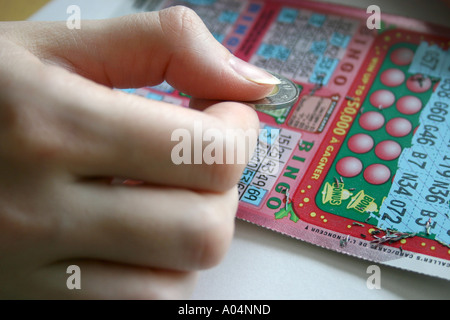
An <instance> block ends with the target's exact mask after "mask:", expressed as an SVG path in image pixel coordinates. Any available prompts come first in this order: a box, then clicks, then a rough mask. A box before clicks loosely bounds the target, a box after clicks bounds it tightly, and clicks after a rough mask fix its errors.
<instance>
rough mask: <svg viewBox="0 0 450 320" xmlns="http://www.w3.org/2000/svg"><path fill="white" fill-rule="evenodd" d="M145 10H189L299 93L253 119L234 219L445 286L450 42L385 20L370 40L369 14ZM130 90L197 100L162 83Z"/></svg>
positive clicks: (295, 7)
mask: <svg viewBox="0 0 450 320" xmlns="http://www.w3.org/2000/svg"><path fill="white" fill-rule="evenodd" d="M150 4H151V9H161V8H165V7H168V6H171V5H176V4H181V5H186V6H189V7H191V8H192V9H194V10H195V11H196V12H197V13H198V14H199V16H200V17H201V18H202V19H203V20H204V21H205V24H206V26H208V28H210V31H211V32H212V34H213V35H214V36H215V38H216V39H217V40H218V41H220V42H221V43H222V44H223V45H224V46H225V47H227V48H228V50H230V51H231V52H232V53H233V54H235V55H236V56H238V57H239V58H241V59H243V60H246V61H249V62H251V63H253V64H255V65H257V66H259V67H262V68H265V69H267V70H269V71H271V72H274V73H277V74H280V75H282V76H284V77H286V78H288V79H290V80H291V81H293V82H294V83H295V84H296V85H297V87H298V90H299V91H300V96H299V99H298V101H296V103H294V105H292V106H291V107H288V108H285V109H279V110H262V111H258V115H259V118H260V121H261V128H262V129H266V130H262V131H261V132H263V134H261V135H260V137H259V141H258V145H257V147H256V150H255V152H254V154H253V156H252V157H251V159H250V161H249V163H248V165H247V167H246V168H245V170H244V171H243V174H242V177H241V179H240V181H239V183H238V190H239V199H240V203H239V209H238V213H237V217H238V218H240V219H244V220H247V221H249V222H252V223H255V224H257V225H260V226H262V227H265V228H268V229H271V230H274V231H277V232H280V233H282V234H284V235H288V236H291V237H294V238H297V239H300V240H304V241H307V242H310V243H313V244H316V245H318V246H321V247H323V248H326V249H330V250H335V251H338V252H342V253H345V254H349V255H352V256H356V257H359V258H362V259H367V260H370V261H373V262H374V263H380V264H386V265H391V266H395V267H399V268H402V269H405V270H410V271H415V272H420V273H424V274H428V275H432V276H436V277H440V278H443V279H447V280H449V279H450V246H449V244H450V218H449V216H450V211H449V208H450V203H449V201H450V153H449V150H450V133H449V132H450V130H449V127H450V116H449V112H450V109H449V108H450V107H449V104H450V75H449V73H450V70H449V67H450V58H449V56H450V55H449V53H448V48H449V46H450V38H449V34H450V32H449V30H447V29H444V28H443V27H437V26H427V27H426V28H425V27H423V24H421V23H416V22H417V21H414V20H412V19H406V18H402V19H399V18H397V17H394V16H390V15H387V14H383V16H382V18H383V22H382V24H381V25H382V28H381V29H378V30H377V29H374V30H371V29H368V28H367V26H366V19H367V18H368V15H367V13H366V12H365V11H364V10H359V9H355V8H347V7H343V6H338V5H332V4H324V3H317V2H308V1H262V0H250V1H236V0H184V1H182V0H177V1H169V0H167V1H136V6H137V7H138V8H140V9H141V10H142V9H148V8H149V7H150ZM405 21H407V22H408V23H407V25H406V24H405V25H403V23H404V22H405ZM127 91H128V92H131V93H135V94H139V95H142V96H146V97H148V98H151V99H158V100H163V101H167V102H171V103H176V104H180V105H184V106H187V105H188V101H189V97H187V96H186V95H184V94H183V93H181V92H178V91H177V90H175V89H174V88H172V87H170V86H169V85H168V84H166V83H163V84H161V85H160V86H157V87H151V88H150V87H149V88H132V89H128V90H127ZM267 132H271V133H270V135H267ZM324 253H326V251H325V250H324Z"/></svg>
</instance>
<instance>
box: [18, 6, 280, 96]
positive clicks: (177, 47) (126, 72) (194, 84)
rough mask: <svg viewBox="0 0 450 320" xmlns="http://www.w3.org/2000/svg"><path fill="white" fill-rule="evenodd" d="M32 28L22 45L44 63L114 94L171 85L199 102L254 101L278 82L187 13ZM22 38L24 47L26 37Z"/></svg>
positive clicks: (171, 10)
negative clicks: (116, 90)
mask: <svg viewBox="0 0 450 320" xmlns="http://www.w3.org/2000/svg"><path fill="white" fill-rule="evenodd" d="M28 28H29V29H30V30H29V32H27V33H26V34H27V36H26V39H25V40H26V41H25V46H28V47H29V49H30V50H32V51H34V53H35V54H37V55H38V56H39V57H41V58H42V59H43V60H46V61H52V62H54V63H58V64H60V65H63V66H64V67H66V68H69V69H71V70H73V71H75V72H77V73H79V74H80V75H82V76H84V77H86V78H89V79H91V80H93V81H95V82H98V83H101V84H104V85H107V86H110V87H117V88H138V87H143V86H153V85H157V84H159V83H161V82H162V81H164V80H166V81H167V82H168V83H169V84H171V85H172V86H173V87H175V88H176V89H178V90H180V91H182V92H184V93H186V94H188V95H191V96H193V97H196V98H201V99H216V100H238V101H252V100H257V99H260V98H263V97H265V96H267V95H268V94H269V93H270V92H271V91H272V89H273V87H274V85H276V84H278V83H279V81H278V79H276V78H275V77H273V76H272V75H271V74H269V73H267V72H266V71H264V70H262V69H259V68H257V67H255V66H253V65H250V64H249V63H247V62H245V61H243V60H241V59H239V58H237V57H235V56H234V55H232V54H231V53H230V52H229V51H228V50H227V49H226V48H225V47H223V46H222V45H221V44H220V43H219V42H218V41H216V39H215V38H214V37H213V36H212V34H211V33H210V32H209V30H208V29H207V28H206V26H205V25H204V23H203V22H202V20H201V19H200V18H199V17H198V16H197V14H196V13H195V12H194V11H192V10H191V9H188V8H186V7H182V6H175V7H171V8H168V9H165V10H161V11H158V12H148V13H141V14H135V15H128V16H124V17H119V18H114V19H107V20H97V21H82V23H81V29H73V30H71V29H68V28H67V27H66V26H65V24H64V23H52V24H41V23H39V22H36V23H33V24H32V25H30V24H28ZM43 35H45V36H43ZM18 38H19V39H21V40H22V41H23V36H22V35H21V36H20V37H18ZM35 39H39V42H38V43H36V41H35ZM55 39H57V40H58V41H55Z"/></svg>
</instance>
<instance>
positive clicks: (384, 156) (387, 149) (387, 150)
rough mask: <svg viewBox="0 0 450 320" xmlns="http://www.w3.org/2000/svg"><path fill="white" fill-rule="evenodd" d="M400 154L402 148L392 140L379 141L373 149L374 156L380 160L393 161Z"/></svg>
mask: <svg viewBox="0 0 450 320" xmlns="http://www.w3.org/2000/svg"><path fill="white" fill-rule="evenodd" d="M401 153H402V147H401V146H400V144H398V142H396V141H393V140H384V141H381V142H380V143H379V144H377V146H376V147H375V154H376V155H377V157H378V158H380V159H381V160H387V161H389V160H394V159H397V158H398V157H399V156H400V154H401Z"/></svg>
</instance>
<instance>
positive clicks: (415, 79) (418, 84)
mask: <svg viewBox="0 0 450 320" xmlns="http://www.w3.org/2000/svg"><path fill="white" fill-rule="evenodd" d="M406 87H407V88H408V89H409V90H411V91H412V92H415V93H422V92H425V91H427V90H428V89H430V88H431V80H430V78H428V77H424V76H422V75H421V74H415V75H413V76H411V77H409V78H408V80H406Z"/></svg>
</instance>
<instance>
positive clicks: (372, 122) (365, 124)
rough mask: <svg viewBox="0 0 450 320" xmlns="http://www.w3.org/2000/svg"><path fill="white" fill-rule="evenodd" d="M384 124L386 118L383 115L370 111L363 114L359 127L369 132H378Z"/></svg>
mask: <svg viewBox="0 0 450 320" xmlns="http://www.w3.org/2000/svg"><path fill="white" fill-rule="evenodd" d="M383 124H384V117H383V115H382V114H381V113H379V112H376V111H368V112H365V113H363V115H362V116H361V117H360V118H359V125H360V126H361V127H362V128H363V129H365V130H369V131H373V130H378V129H380V128H381V127H382V126H383Z"/></svg>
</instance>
